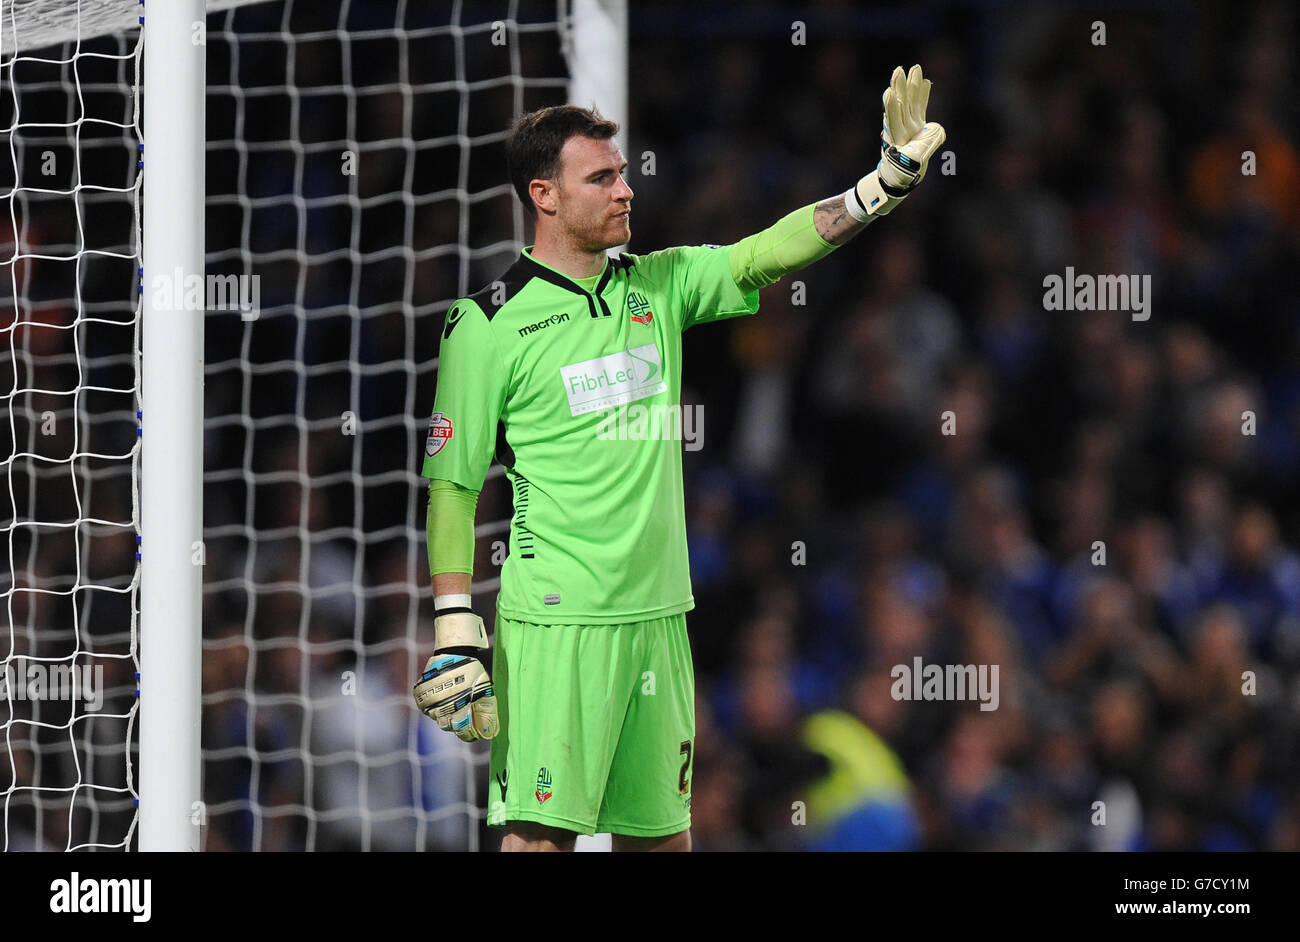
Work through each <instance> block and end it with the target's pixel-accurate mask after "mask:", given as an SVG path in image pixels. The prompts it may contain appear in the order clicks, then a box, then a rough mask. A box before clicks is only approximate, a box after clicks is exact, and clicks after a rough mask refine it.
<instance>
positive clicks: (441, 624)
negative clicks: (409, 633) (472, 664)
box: [433, 612, 488, 651]
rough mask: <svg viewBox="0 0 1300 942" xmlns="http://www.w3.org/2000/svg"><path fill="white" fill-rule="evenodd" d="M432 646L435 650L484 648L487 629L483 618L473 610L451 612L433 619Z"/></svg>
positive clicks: (486, 644) (486, 640)
mask: <svg viewBox="0 0 1300 942" xmlns="http://www.w3.org/2000/svg"><path fill="white" fill-rule="evenodd" d="M433 646H434V650H435V651H441V650H443V649H444V648H486V647H487V646H488V639H487V629H485V628H484V627H483V619H481V618H479V617H478V616H477V615H475V614H474V613H473V612H452V613H451V614H450V615H438V616H437V617H435V618H434V619H433Z"/></svg>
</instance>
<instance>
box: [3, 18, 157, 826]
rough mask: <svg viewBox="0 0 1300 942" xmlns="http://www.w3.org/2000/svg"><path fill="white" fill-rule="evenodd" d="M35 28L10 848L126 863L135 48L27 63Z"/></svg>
mask: <svg viewBox="0 0 1300 942" xmlns="http://www.w3.org/2000/svg"><path fill="white" fill-rule="evenodd" d="M64 6H65V8H66V7H67V6H69V5H64ZM71 6H72V7H73V10H72V13H73V14H74V16H73V19H74V22H75V12H76V10H75V4H72V5H71ZM45 9H46V10H49V9H50V6H49V5H48V4H47V5H45ZM37 12H38V11H37V10H36V8H35V7H34V5H33V4H20V5H18V7H17V8H15V6H13V5H9V4H0V22H2V23H3V28H0V136H2V137H3V144H4V152H5V154H6V155H7V158H8V159H2V158H0V199H3V200H4V204H5V205H6V207H7V209H8V212H7V213H5V216H6V222H5V223H4V224H0V269H2V271H0V377H3V378H2V379H0V397H2V398H3V400H4V403H5V407H6V412H7V416H6V418H7V420H6V421H4V422H3V423H0V428H3V431H2V432H0V456H2V457H3V472H4V476H5V484H6V491H7V498H8V499H7V500H0V508H3V509H0V526H2V527H3V536H4V539H3V541H2V543H3V545H2V547H0V560H2V561H0V580H2V581H0V598H2V599H3V603H4V604H3V607H4V615H3V619H4V621H3V628H2V630H0V671H2V673H0V688H3V689H2V693H0V738H2V739H3V742H4V753H3V755H0V795H2V796H3V802H4V805H3V827H4V835H3V846H4V847H5V848H6V849H8V850H15V849H29V848H41V849H44V848H50V849H74V850H75V849H81V848H87V847H124V846H127V845H128V843H129V842H130V840H131V835H132V832H133V830H134V825H135V794H136V792H135V785H134V782H133V774H132V766H133V753H134V749H135V745H134V742H133V726H134V719H135V715H136V702H137V701H136V696H135V683H134V681H135V672H136V670H138V662H137V646H136V643H135V641H136V600H137V586H138V580H137V571H138V570H137V563H136V534H137V525H138V520H139V516H138V513H137V508H136V504H135V500H134V498H135V493H136V489H135V486H134V481H135V477H136V475H135V471H136V459H137V456H138V448H137V444H136V443H137V438H136V410H137V408H138V393H139V371H138V369H137V357H136V350H137V349H138V326H139V318H138V302H137V286H138V284H139V279H138V277H137V270H138V266H139V264H140V262H139V245H140V243H139V238H138V233H139V200H138V196H139V191H138V183H139V178H138V176H137V172H136V148H137V143H138V140H139V110H138V108H137V103H136V99H135V96H134V89H135V88H136V86H137V65H138V61H139V43H138V33H131V34H128V35H123V36H117V37H108V38H104V39H96V40H86V41H83V42H81V43H80V44H78V43H75V42H74V43H71V44H68V45H65V46H63V47H62V48H57V49H53V50H50V49H47V50H44V51H37V52H22V53H19V52H17V51H16V49H15V45H14V43H13V37H14V36H16V35H25V34H26V33H27V32H28V30H27V27H28V26H29V25H33V24H32V23H30V22H29V20H28V17H29V15H32V14H35V13H37ZM40 28H44V26H41V27H40Z"/></svg>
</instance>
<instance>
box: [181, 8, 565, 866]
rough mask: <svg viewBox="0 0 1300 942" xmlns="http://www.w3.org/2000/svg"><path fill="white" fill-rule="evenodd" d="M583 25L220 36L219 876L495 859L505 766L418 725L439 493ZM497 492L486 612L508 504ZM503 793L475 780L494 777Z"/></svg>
mask: <svg viewBox="0 0 1300 942" xmlns="http://www.w3.org/2000/svg"><path fill="white" fill-rule="evenodd" d="M557 12H558V11H557V5H556V4H555V2H554V0H548V2H545V3H520V2H499V3H494V2H476V3H473V4H461V3H414V2H410V3H407V2H384V0H366V2H364V3H346V2H345V3H342V4H328V3H319V2H312V3H309V2H276V3H269V4H263V5H259V6H256V7H252V8H248V9H244V10H239V11H234V12H231V13H228V14H223V15H220V16H217V17H212V18H210V20H209V32H208V97H207V107H208V122H207V123H208V149H207V175H208V201H207V251H208V256H207V264H208V271H209V273H214V272H218V273H222V274H226V273H229V274H237V275H255V276H258V277H259V278H260V294H261V301H260V314H259V316H258V317H257V318H256V319H255V320H250V319H241V317H240V315H239V314H238V313H231V314H225V315H220V314H211V313H210V314H209V316H208V322H207V335H206V351H207V369H206V388H205V399H206V403H207V405H206V415H207V420H206V423H205V428H206V440H205V464H206V472H205V487H204V497H205V504H206V510H205V514H206V516H205V531H204V534H205V541H206V545H207V567H206V569H205V587H204V591H205V596H204V602H205V605H204V623H205V638H206V640H205V645H204V672H205V678H206V682H205V696H204V703H203V707H204V739H203V746H204V796H205V800H206V801H207V813H208V822H209V825H210V828H209V832H208V835H207V840H206V846H207V847H208V848H209V849H216V848H224V847H232V848H253V849H280V848H305V849H332V848H361V849H417V848H419V849H424V848H430V847H452V848H475V847H477V846H478V839H479V830H480V823H481V821H482V819H483V816H484V812H483V810H482V809H483V806H484V797H485V796H484V795H483V794H482V793H481V791H479V789H482V788H483V787H484V786H485V784H486V775H485V774H483V773H482V769H483V766H484V765H485V763H486V760H487V752H486V749H485V748H482V747H480V748H477V749H471V748H470V747H469V746H466V745H465V744H462V743H460V741H459V740H456V739H455V738H454V737H451V736H449V735H447V734H445V733H441V732H439V731H438V730H437V729H436V727H435V726H434V725H433V724H432V723H431V722H430V721H429V720H427V719H425V718H423V717H421V716H420V715H419V714H418V713H417V712H416V711H415V710H414V709H413V707H412V703H411V699H410V684H411V682H412V678H413V677H414V676H415V674H416V672H417V670H418V669H419V668H420V667H422V666H423V661H424V659H425V658H427V656H428V654H429V652H430V650H431V645H430V641H431V638H430V625H431V620H432V610H431V609H432V606H431V602H432V599H431V595H430V591H429V588H428V586H429V575H428V565H427V558H426V551H425V533H424V512H425V502H426V497H425V490H424V485H425V484H426V483H427V482H425V481H423V479H421V478H420V477H419V469H420V463H421V459H422V455H423V443H424V437H425V432H426V430H427V424H428V413H429V412H430V410H431V408H432V402H433V392H434V383H435V378H436V359H435V356H436V351H437V343H438V335H439V333H440V331H441V328H442V322H443V314H444V312H445V311H446V309H447V308H448V307H449V305H450V304H451V302H452V301H454V300H455V299H456V298H457V297H458V296H460V295H462V294H464V293H467V292H468V291H471V290H476V289H477V288H479V287H481V286H482V285H483V284H485V283H487V282H488V281H490V280H491V279H492V278H494V277H496V276H497V275H498V274H499V273H500V272H501V271H502V270H503V269H504V268H505V267H506V266H507V265H508V264H509V262H510V261H511V260H512V259H513V257H514V256H515V255H516V254H517V253H518V250H519V247H520V245H521V238H522V236H523V234H524V232H523V225H522V219H521V217H520V216H519V211H518V209H517V207H516V201H515V200H514V198H513V196H512V194H511V190H510V187H509V186H508V184H507V183H506V180H505V162H504V157H503V152H502V150H501V145H502V142H503V140H504V137H505V130H506V127H507V125H508V124H509V122H510V120H511V118H512V117H513V116H514V115H516V114H518V113H519V112H520V111H521V110H524V109H527V108H535V107H539V106H541V105H543V104H555V103H562V102H563V101H564V100H565V90H566V84H567V78H566V74H567V72H566V70H565V68H564V62H563V58H562V56H561V53H560V45H561V43H560V38H559V35H558V26H557ZM492 477H493V479H492V481H491V482H490V483H489V486H488V487H487V488H485V491H484V495H483V499H482V501H481V506H480V520H485V521H494V522H489V523H486V524H485V525H483V526H481V527H480V528H479V536H480V537H481V538H482V539H481V540H480V555H479V560H478V565H477V567H476V572H477V573H478V574H479V575H480V576H481V577H484V578H481V579H480V581H479V582H478V583H476V585H475V591H476V593H477V595H476V601H477V602H478V603H479V604H481V605H482V606H483V608H484V611H485V612H486V611H488V610H489V607H490V606H491V605H492V598H493V591H494V590H495V586H496V580H495V579H493V578H491V576H493V575H495V572H496V569H495V567H494V566H493V565H492V564H491V542H492V541H493V540H501V539H504V536H505V530H506V527H507V525H508V523H507V521H508V518H509V513H510V511H509V497H508V493H507V492H506V490H505V489H504V487H503V486H502V484H503V479H502V478H501V476H500V474H499V469H497V471H496V472H494V474H493V476H492ZM475 770H478V773H479V774H477V775H475V774H473V773H474V772H475Z"/></svg>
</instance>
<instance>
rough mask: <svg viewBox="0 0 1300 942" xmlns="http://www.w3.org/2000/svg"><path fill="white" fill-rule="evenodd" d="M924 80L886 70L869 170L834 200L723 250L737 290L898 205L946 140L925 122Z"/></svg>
mask: <svg viewBox="0 0 1300 942" xmlns="http://www.w3.org/2000/svg"><path fill="white" fill-rule="evenodd" d="M929 100H930V82H929V80H928V79H926V78H924V77H923V76H922V74H921V67H920V66H919V65H914V66H912V70H911V72H909V73H908V74H907V75H906V76H905V75H904V74H903V70H902V68H897V69H894V74H893V76H892V77H891V78H890V83H889V88H887V89H886V90H885V94H884V96H883V98H882V102H883V105H884V122H883V128H882V131H881V134H880V162H879V163H878V164H877V165H876V169H874V170H872V171H871V172H870V173H869V174H867V175H866V176H865V177H863V178H862V179H861V180H859V181H858V182H857V183H856V184H855V185H854V186H853V187H852V188H850V189H849V190H848V191H846V192H845V193H842V194H840V195H839V196H832V197H829V198H827V199H824V200H822V201H821V202H819V203H814V204H810V205H808V206H803V207H800V208H799V209H796V210H795V211H794V212H792V213H790V214H788V215H786V216H783V217H782V218H781V219H779V220H777V222H776V223H775V224H774V225H772V226H769V227H768V228H766V229H764V230H763V231H761V232H756V233H755V234H754V235H752V236H748V237H746V238H744V239H741V240H740V241H739V242H737V243H736V244H735V245H733V246H731V248H730V261H731V273H732V275H733V276H734V277H735V279H736V284H737V285H739V286H740V288H741V290H742V291H745V292H749V291H753V290H756V289H758V288H761V287H763V286H765V285H770V284H772V283H773V282H775V281H778V280H779V279H780V278H782V277H783V276H784V275H787V274H789V273H790V272H792V271H798V270H799V269H801V268H804V267H806V266H808V265H810V264H812V263H813V262H815V261H817V260H818V259H820V258H824V257H825V256H827V255H829V254H830V253H831V252H833V251H834V250H835V249H837V248H838V247H839V246H841V245H843V244H844V243H845V242H848V241H849V240H850V239H852V238H853V237H854V236H855V235H857V234H858V233H859V232H861V231H862V230H863V229H865V228H866V227H867V226H869V225H870V224H871V223H872V222H874V221H875V220H876V219H878V218H879V217H881V216H886V215H888V214H889V213H890V211H892V210H893V208H894V207H895V206H897V205H898V204H899V203H901V202H902V201H903V198H904V197H906V196H907V194H908V193H910V192H911V191H912V190H913V189H914V188H915V187H916V185H917V184H918V183H920V182H921V180H922V179H923V178H924V177H925V171H926V169H927V167H928V166H929V163H930V158H931V157H932V156H933V155H934V153H935V151H937V150H938V149H939V146H940V145H941V144H943V142H944V140H945V138H946V136H947V135H946V134H945V132H944V129H943V126H942V125H940V124H936V123H934V122H930V123H929V124H927V123H926V121H925V109H926V105H927V104H928V103H929Z"/></svg>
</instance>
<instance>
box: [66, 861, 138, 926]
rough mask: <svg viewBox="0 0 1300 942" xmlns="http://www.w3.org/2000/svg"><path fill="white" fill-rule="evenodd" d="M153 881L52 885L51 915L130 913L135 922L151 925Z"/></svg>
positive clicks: (76, 877)
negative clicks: (149, 922)
mask: <svg viewBox="0 0 1300 942" xmlns="http://www.w3.org/2000/svg"><path fill="white" fill-rule="evenodd" d="M152 899H153V881H152V880H147V879H146V880H139V879H136V880H108V879H105V880H83V879H81V874H80V873H78V872H77V871H76V870H74V871H72V876H71V878H69V879H67V880H55V881H54V882H53V883H51V884H50V912H52V913H131V920H132V921H133V922H148V921H149V918H150V916H151V915H152V913H153V904H152Z"/></svg>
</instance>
